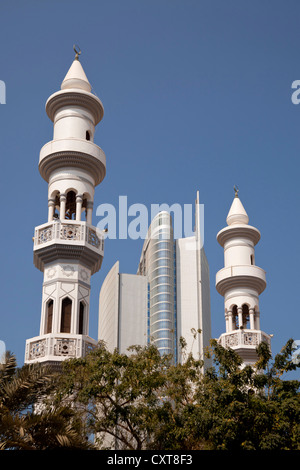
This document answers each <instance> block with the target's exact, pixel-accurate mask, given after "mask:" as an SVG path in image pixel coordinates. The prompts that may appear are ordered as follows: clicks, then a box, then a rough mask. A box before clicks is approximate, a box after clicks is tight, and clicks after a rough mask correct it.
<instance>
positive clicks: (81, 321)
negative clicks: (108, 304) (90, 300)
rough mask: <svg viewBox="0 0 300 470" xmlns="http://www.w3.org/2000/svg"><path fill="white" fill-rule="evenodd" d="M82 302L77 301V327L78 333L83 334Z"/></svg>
mask: <svg viewBox="0 0 300 470" xmlns="http://www.w3.org/2000/svg"><path fill="white" fill-rule="evenodd" d="M84 310H85V308H84V303H83V302H79V327H78V333H79V334H80V335H83V328H84Z"/></svg>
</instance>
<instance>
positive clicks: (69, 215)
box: [65, 191, 76, 220]
mask: <svg viewBox="0 0 300 470" xmlns="http://www.w3.org/2000/svg"><path fill="white" fill-rule="evenodd" d="M75 217H76V194H75V191H68V193H67V199H66V216H65V218H66V219H69V220H74V219H75Z"/></svg>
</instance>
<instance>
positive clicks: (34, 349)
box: [25, 334, 96, 362]
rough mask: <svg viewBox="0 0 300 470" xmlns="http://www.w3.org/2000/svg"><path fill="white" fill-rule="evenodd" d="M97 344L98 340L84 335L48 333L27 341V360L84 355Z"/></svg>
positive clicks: (58, 358) (57, 358) (60, 358)
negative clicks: (67, 335)
mask: <svg viewBox="0 0 300 470" xmlns="http://www.w3.org/2000/svg"><path fill="white" fill-rule="evenodd" d="M95 346H96V342H95V341H94V340H93V339H92V338H89V337H88V336H82V335H70V336H69V337H66V336H65V335H53V334H48V335H44V336H41V337H36V338H32V339H30V340H27V342H26V354H25V361H26V362H28V361H33V362H35V361H43V360H54V359H56V360H59V361H60V360H63V359H67V358H76V357H82V356H85V355H86V354H88V353H89V352H90V351H91V350H93V349H94V348H95Z"/></svg>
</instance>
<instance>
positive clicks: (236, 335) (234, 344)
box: [218, 328, 271, 362]
mask: <svg viewBox="0 0 300 470" xmlns="http://www.w3.org/2000/svg"><path fill="white" fill-rule="evenodd" d="M262 342H265V343H267V345H268V346H269V348H270V349H271V337H270V335H268V334H266V333H264V332H263V331H261V330H250V329H243V328H240V329H239V330H233V331H230V332H228V333H223V334H222V335H221V336H220V338H219V339H218V343H219V344H220V345H221V346H223V348H226V349H233V350H234V351H235V352H236V353H237V354H240V355H241V356H242V357H243V359H246V358H247V359H249V360H250V361H251V360H252V362H255V361H256V360H257V359H258V356H257V353H256V348H257V346H259V344H261V343H262Z"/></svg>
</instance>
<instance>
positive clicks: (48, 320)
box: [46, 299, 53, 334]
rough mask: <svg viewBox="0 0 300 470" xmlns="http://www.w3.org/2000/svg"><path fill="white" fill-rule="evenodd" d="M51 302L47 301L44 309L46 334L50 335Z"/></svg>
mask: <svg viewBox="0 0 300 470" xmlns="http://www.w3.org/2000/svg"><path fill="white" fill-rule="evenodd" d="M52 319H53V300H52V299H51V300H49V302H48V303H47V309H46V334H47V333H52Z"/></svg>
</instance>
